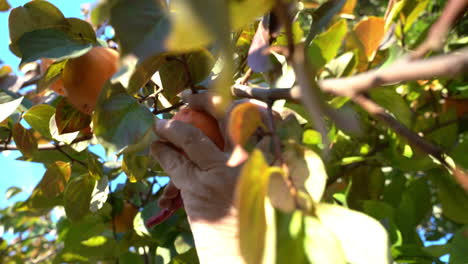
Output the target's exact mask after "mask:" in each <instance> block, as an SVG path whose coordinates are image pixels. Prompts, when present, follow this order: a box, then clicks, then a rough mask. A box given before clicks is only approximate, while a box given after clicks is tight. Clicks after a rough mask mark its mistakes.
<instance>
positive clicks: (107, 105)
mask: <svg viewBox="0 0 468 264" xmlns="http://www.w3.org/2000/svg"><path fill="white" fill-rule="evenodd" d="M153 123H154V117H153V115H152V114H151V112H150V111H149V110H148V109H147V108H146V107H144V106H141V105H140V104H139V103H138V101H137V100H135V99H134V98H133V97H131V96H130V95H128V94H127V93H126V92H125V90H124V88H123V87H122V86H121V85H120V84H115V85H111V84H109V83H107V84H106V85H105V86H104V88H103V90H102V92H101V97H100V98H99V100H98V104H97V106H96V110H95V112H94V114H93V125H94V133H95V135H96V137H97V138H98V140H99V141H100V143H101V144H103V145H104V146H105V147H107V148H109V149H110V150H111V151H115V150H120V149H122V148H123V147H126V146H128V145H132V144H136V143H138V142H139V141H140V140H142V139H143V138H144V136H145V135H146V134H147V133H151V127H152V126H153Z"/></svg>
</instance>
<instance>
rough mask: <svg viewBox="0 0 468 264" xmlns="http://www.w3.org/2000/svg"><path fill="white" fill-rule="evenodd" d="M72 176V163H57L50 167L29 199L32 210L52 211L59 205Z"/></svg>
mask: <svg viewBox="0 0 468 264" xmlns="http://www.w3.org/2000/svg"><path fill="white" fill-rule="evenodd" d="M70 175H71V166H70V163H67V162H63V161H56V162H54V163H52V164H50V165H48V166H47V170H46V172H45V173H44V176H42V179H41V181H40V182H39V183H38V184H37V186H36V187H35V188H34V190H33V192H32V194H31V196H30V197H29V199H28V202H29V204H30V205H31V206H32V208H36V209H50V208H52V207H53V206H55V205H57V204H59V203H60V202H61V199H60V198H61V195H62V194H63V192H64V190H65V185H66V184H67V182H68V180H69V179H70Z"/></svg>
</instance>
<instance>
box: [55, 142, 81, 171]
mask: <svg viewBox="0 0 468 264" xmlns="http://www.w3.org/2000/svg"><path fill="white" fill-rule="evenodd" d="M55 149H57V150H58V151H59V152H61V153H62V154H63V155H65V156H66V157H67V158H68V159H69V160H70V161H72V162H76V163H78V164H80V165H82V166H83V167H85V168H88V165H87V164H86V163H84V162H82V161H81V160H77V159H75V158H73V157H72V156H70V154H68V153H67V152H66V151H65V150H63V149H62V147H61V146H60V145H59V144H57V145H55Z"/></svg>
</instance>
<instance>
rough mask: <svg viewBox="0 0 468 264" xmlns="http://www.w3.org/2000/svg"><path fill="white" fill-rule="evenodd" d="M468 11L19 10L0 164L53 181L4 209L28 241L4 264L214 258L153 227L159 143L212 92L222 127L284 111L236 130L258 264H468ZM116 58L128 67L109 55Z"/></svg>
mask: <svg viewBox="0 0 468 264" xmlns="http://www.w3.org/2000/svg"><path fill="white" fill-rule="evenodd" d="M467 6H468V4H467V2H466V1H465V0H449V1H441V0H438V1H428V0H419V1H416V0H405V1H395V0H390V1H388V3H387V2H384V1H381V2H379V1H359V2H358V1H356V0H347V1H345V0H329V1H306V0H304V1H288V0H241V1H236V0H229V1H228V0H226V1H221V0H171V1H163V0H137V1H131V0H105V1H100V2H99V3H97V4H96V5H95V6H93V7H92V8H91V9H89V10H84V15H85V19H84V20H81V19H77V18H66V17H64V15H63V14H62V12H61V11H60V10H59V9H58V8H56V7H55V6H54V5H52V4H51V3H49V2H47V1H42V0H36V1H31V2H29V3H27V4H25V5H24V6H20V7H15V8H12V7H10V6H9V4H8V2H7V1H5V0H0V10H2V12H9V25H8V30H9V34H10V46H9V47H10V50H11V51H12V52H13V53H14V54H15V55H16V56H18V57H20V58H21V63H20V65H19V69H21V70H22V71H23V73H24V74H23V75H21V76H17V75H15V73H14V72H13V71H12V66H13V67H16V66H17V65H2V66H1V68H0V88H1V90H0V122H1V123H0V150H1V151H4V150H18V151H20V152H21V154H22V156H21V157H20V158H19V159H20V160H23V161H24V162H36V163H42V164H43V165H44V166H45V168H46V172H45V174H44V175H42V176H41V175H37V177H42V178H41V180H40V182H39V184H38V185H37V186H36V187H35V188H34V190H33V191H32V193H31V194H30V196H29V198H28V199H27V200H26V201H21V202H17V203H15V204H13V205H12V206H9V207H6V208H2V209H1V211H0V212H1V214H0V224H1V225H2V227H3V228H4V229H5V230H11V231H12V232H13V233H14V234H15V236H16V238H15V239H13V240H11V241H6V240H3V239H1V240H0V262H2V263H64V262H67V263H68V262H71V263H75V262H80V263H81V262H84V263H88V262H92V263H95V262H101V263H197V262H198V259H197V254H196V248H195V247H194V243H193V238H192V235H191V231H190V226H189V225H188V222H187V219H186V216H185V213H184V210H183V208H181V209H179V210H177V211H175V212H171V213H173V214H172V215H171V216H170V217H168V218H167V220H165V221H163V222H161V223H159V224H157V225H155V226H151V227H150V226H146V225H145V223H146V222H147V221H148V219H151V218H152V217H154V216H155V215H158V213H160V211H161V210H160V209H159V208H158V206H157V202H156V201H157V199H158V197H159V196H160V195H161V192H162V191H161V190H162V189H163V188H164V186H160V187H161V188H154V187H155V186H157V185H160V179H161V177H164V176H167V175H166V173H165V172H164V171H163V170H162V169H161V168H160V167H159V165H158V164H157V162H155V161H154V160H152V159H151V157H150V155H149V146H150V144H151V142H152V141H154V140H156V139H157V137H156V136H155V135H154V134H153V130H152V126H153V125H154V122H155V119H156V118H171V117H172V116H173V115H174V114H175V113H176V112H177V111H178V109H179V108H180V107H181V106H183V105H184V102H183V101H182V100H181V97H180V94H181V93H185V92H187V91H190V92H192V93H199V92H206V91H209V92H212V93H214V94H216V95H217V96H218V99H219V102H220V103H219V109H218V110H219V113H221V114H222V113H223V111H225V110H226V109H227V107H228V106H229V105H230V104H231V102H232V101H234V100H237V99H244V98H253V99H257V100H260V101H263V102H265V103H266V104H267V105H268V111H269V115H268V116H269V119H270V120H269V121H270V122H264V121H263V120H262V119H261V118H259V117H258V115H257V114H258V113H256V111H257V110H256V108H255V107H252V106H251V105H248V104H242V105H239V107H237V108H235V110H233V111H232V115H231V121H230V124H229V126H228V130H229V131H228V133H229V135H230V136H231V138H232V139H233V141H234V143H235V144H237V146H236V151H235V152H234V153H233V156H232V159H231V160H230V161H231V162H234V163H235V162H236V161H237V162H241V161H244V160H245V162H244V164H243V165H242V166H243V168H242V172H241V175H240V176H239V181H238V183H237V186H233V188H236V195H237V198H236V206H237V207H238V210H239V227H240V234H239V236H240V245H239V246H240V249H241V253H242V255H243V257H244V259H245V260H246V263H264V262H265V263H266V262H268V263H273V262H276V263H392V260H393V261H396V262H397V263H442V261H441V260H440V257H441V256H442V255H445V254H450V263H454V264H457V263H467V262H468V254H467V253H466V252H468V248H467V245H468V226H467V225H468V194H467V193H468V176H467V173H466V171H467V170H466V169H468V159H467V157H468V155H467V153H468V127H467V125H466V124H467V122H466V120H467V117H468V101H467V100H468V92H467V88H468V86H467V82H466V72H468V50H467V48H466V46H467V43H468V40H467V38H468V36H467V34H466V33H467V31H466V30H467V28H468V22H467V20H466V16H465V11H466V9H467ZM1 27H2V30H7V26H6V25H1ZM3 45H6V44H5V43H4V44H3ZM97 47H100V48H97ZM102 47H104V48H106V49H113V51H111V53H118V54H119V56H115V55H112V56H111V57H112V58H114V59H111V60H110V59H109V58H110V57H109V56H110V55H108V56H104V57H106V58H103V57H100V56H98V55H93V54H94V53H92V52H91V51H93V50H96V49H103V48H102ZM85 58H86V59H85ZM117 59H118V61H115V60H117ZM76 61H86V63H85V62H83V63H73V62H76ZM113 63H118V68H117V70H114V69H113V70H109V64H113ZM67 65H74V66H73V69H72V68H71V66H67ZM83 65H86V66H83ZM67 67H68V68H67ZM106 69H107V70H106ZM114 72H115V73H114ZM112 74H113V75H112ZM111 75H112V77H110V78H108V77H107V76H111ZM103 78H104V79H103ZM71 80H73V81H71ZM80 80H86V81H89V82H91V83H90V85H87V86H86V87H85V88H77V89H75V90H73V92H67V89H70V87H71V86H73V83H80ZM96 83H98V85H95V84H96ZM102 83H104V84H102ZM93 89H94V90H93ZM80 91H83V92H84V93H85V94H80ZM90 94H93V96H90ZM95 94H96V95H98V97H97V98H96V96H95ZM82 106H83V107H84V108H82ZM75 107H78V108H79V109H77V108H75ZM83 109H84V110H83ZM80 110H81V111H80ZM254 134H255V135H256V136H258V135H259V134H260V135H261V136H262V137H263V139H266V141H267V142H268V144H266V145H265V146H264V148H263V149H262V150H263V151H259V150H258V149H257V148H256V147H255V144H252V140H253V137H254ZM97 144H99V145H102V146H103V147H104V148H105V149H106V152H107V156H106V157H100V156H97V155H96V154H94V153H93V152H92V151H91V150H90V147H91V146H92V145H97ZM200 151H203V150H200ZM234 154H236V155H234ZM122 173H124V174H125V175H126V176H127V180H126V182H125V184H120V185H118V187H117V188H114V189H113V188H110V183H111V182H112V181H115V180H116V178H117V177H118V176H119V175H121V174H122ZM5 174H6V173H5V172H4V173H3V174H2V176H3V177H9V175H5ZM17 177H20V176H17ZM156 189H157V191H154V190H156ZM22 191H23V190H22V189H21V186H12V187H11V188H10V189H9V190H8V192H7V199H8V198H10V197H12V196H14V195H16V194H18V193H20V192H22ZM54 208H63V209H64V214H63V217H61V218H60V219H58V220H57V221H52V219H51V211H52V209H54ZM442 238H445V239H446V240H447V242H446V243H445V244H441V245H437V246H425V242H427V241H438V240H440V239H442Z"/></svg>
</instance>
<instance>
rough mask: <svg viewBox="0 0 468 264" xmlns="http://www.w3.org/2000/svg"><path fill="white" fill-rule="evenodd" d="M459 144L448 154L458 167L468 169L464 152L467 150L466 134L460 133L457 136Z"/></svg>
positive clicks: (467, 157)
mask: <svg viewBox="0 0 468 264" xmlns="http://www.w3.org/2000/svg"><path fill="white" fill-rule="evenodd" d="M458 138H459V139H458V141H459V143H458V144H457V145H456V146H455V148H453V150H452V152H451V153H450V157H452V158H453V159H454V160H455V162H456V163H457V164H458V165H461V166H463V167H464V168H468V155H466V150H467V149H468V133H466V132H465V133H462V134H459V135H458Z"/></svg>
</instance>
